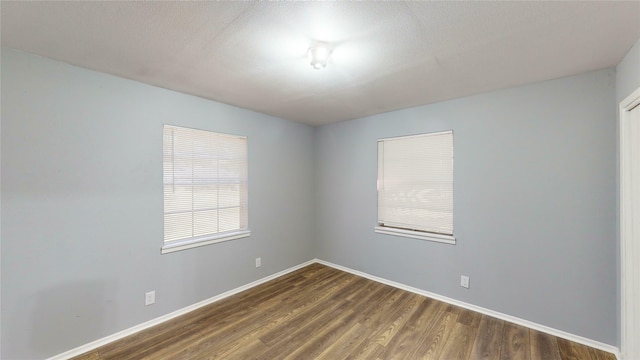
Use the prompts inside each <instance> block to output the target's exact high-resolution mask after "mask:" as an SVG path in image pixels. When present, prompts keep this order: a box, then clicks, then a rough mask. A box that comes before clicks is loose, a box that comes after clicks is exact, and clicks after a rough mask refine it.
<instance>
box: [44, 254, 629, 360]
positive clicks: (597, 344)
mask: <svg viewBox="0 0 640 360" xmlns="http://www.w3.org/2000/svg"><path fill="white" fill-rule="evenodd" d="M313 263H319V264H323V265H326V266H330V267H332V268H334V269H338V270H342V271H345V272H348V273H351V274H354V275H357V276H361V277H363V278H366V279H369V280H373V281H376V282H379V283H382V284H385V285H389V286H393V287H395V288H398V289H402V290H406V291H409V292H412V293H414V294H418V295H422V296H426V297H429V298H432V299H435V300H439V301H442V302H446V303H448V304H451V305H455V306H460V307H462V308H465V309H469V310H472V311H476V312H479V313H481V314H484V315H488V316H493V317H495V318H497V319H501V320H504V321H508V322H511V323H514V324H517V325H521V326H524V327H528V328H530V329H534V330H538V331H540V332H544V333H547V334H550V335H553V336H557V337H560V338H563V339H567V340H570V341H573V342H576V343H579V344H583V345H586V346H590V347H593V348H596V349H600V350H603V351H606V352H610V353H612V354H614V355H615V356H616V358H617V359H618V360H621V356H620V349H619V348H617V347H615V346H612V345H609V344H605V343H601V342H599V341H595V340H591V339H587V338H585V337H582V336H578V335H574V334H571V333H568V332H565V331H562V330H558V329H554V328H551V327H548V326H545V325H541V324H537V323H534V322H531V321H528V320H524V319H520V318H517V317H515V316H511V315H507V314H503V313H500V312H497V311H493V310H490V309H486V308H483V307H480V306H476V305H472V304H468V303H465V302H463V301H459V300H455V299H452V298H449V297H446V296H442V295H438V294H435V293H432V292H429V291H425V290H421V289H418V288H414V287H412V286H408V285H404V284H401V283H398V282H395V281H391V280H387V279H384V278H381V277H378V276H374V275H371V274H367V273H365V272H362V271H358V270H354V269H351V268H348V267H346V266H341V265H337V264H334V263H331V262H328V261H324V260H320V259H313V260H309V261H307V262H304V263H302V264H299V265H296V266H293V267H290V268H288V269H285V270H282V271H280V272H277V273H275V274H273V275H269V276H267V277H264V278H262V279H259V280H256V281H254V282H251V283H249V284H246V285H242V286H239V287H237V288H235V289H232V290H229V291H226V292H224V293H222V294H219V295H216V296H213V297H211V298H209V299H206V300H203V301H200V302H198V303H195V304H193V305H190V306H186V307H184V308H182V309H178V310H176V311H174V312H171V313H169V314H166V315H163V316H160V317H157V318H155V319H152V320H149V321H147V322H144V323H142V324H139V325H136V326H133V327H130V328H128V329H125V330H122V331H119V332H117V333H115V334H112V335H109V336H106V337H103V338H101V339H98V340H95V341H92V342H90V343H88V344H85V345H82V346H79V347H77V348H74V349H71V350H69V351H66V352H64V353H62V354H59V355H56V356H53V357H50V358H49V359H48V360H64V359H69V358H72V357H74V356H78V355H81V354H84V353H86V352H89V351H91V350H95V349H97V348H99V347H100V346H103V345H106V344H108V343H111V342H113V341H116V340H119V339H122V338H124V337H127V336H129V335H132V334H135V333H137V332H139V331H142V330H145V329H147V328H150V327H152V326H155V325H158V324H161V323H163V322H165V321H168V320H171V319H173V318H175V317H178V316H180V315H184V314H186V313H188V312H190V311H193V310H196V309H198V308H201V307H203V306H206V305H209V304H212V303H214V302H216V301H219V300H222V299H225V298H227V297H229V296H231V295H235V294H237V293H239V292H242V291H245V290H249V289H251V288H253V287H255V286H258V285H260V284H263V283H265V282H267V281H270V280H273V279H276V278H278V277H280V276H283V275H286V274H288V273H290V272H293V271H295V270H298V269H300V268H303V267H305V266H308V265H311V264H313Z"/></svg>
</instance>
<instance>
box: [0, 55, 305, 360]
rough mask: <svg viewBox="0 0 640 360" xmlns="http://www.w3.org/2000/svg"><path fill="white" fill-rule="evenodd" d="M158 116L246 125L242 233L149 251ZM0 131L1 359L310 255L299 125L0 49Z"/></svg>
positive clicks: (196, 297)
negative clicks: (149, 295) (246, 226)
mask: <svg viewBox="0 0 640 360" xmlns="http://www.w3.org/2000/svg"><path fill="white" fill-rule="evenodd" d="M164 123H169V124H175V125H181V126H189V127H195V128H201V129H207V130H212V131H219V132H225V133H232V134H239V135H246V136H248V138H249V164H250V171H249V201H250V205H249V222H250V229H251V230H252V235H251V237H249V238H244V239H239V240H234V241H229V242H224V243H220V244H215V245H210V246H206V247H200V248H196V249H190V250H185V251H182V252H178V253H172V254H167V255H160V247H161V245H162V238H163V235H162V231H163V230H162V229H163V224H162V206H163V205H162V201H163V200H162V161H161V154H162V125H163V124H164ZM1 144H2V151H1V153H2V216H3V217H2V345H3V346H2V356H1V357H2V358H3V359H40V358H45V357H49V356H52V355H56V354H59V353H62V352H64V351H67V350H70V349H72V348H74V347H77V346H80V345H83V344H86V343H88V342H90V341H93V340H96V339H98V338H102V337H104V336H107V335H111V334H113V333H115V332H117V331H120V330H123V329H126V328H129V327H131V326H133V325H137V324H139V323H142V322H144V321H147V320H150V319H154V318H156V317H158V316H161V315H164V314H167V313H169V312H171V311H174V310H176V309H180V308H182V307H185V306H188V305H192V304H194V303H196V302H198V301H201V300H204V299H207V298H209V297H212V296H214V295H217V294H220V293H222V292H224V291H227V290H230V289H233V288H236V287H238V286H241V285H244V284H247V283H249V282H251V281H254V280H257V279H259V278H262V277H264V276H267V275H270V274H273V273H276V272H278V271H280V270H283V269H286V268H289V267H291V266H294V265H297V264H300V263H302V262H304V261H307V260H310V259H312V253H311V249H312V248H311V241H312V231H313V221H314V220H313V205H312V201H313V187H314V178H313V174H314V173H313V155H312V151H313V128H311V127H308V126H305V125H300V124H296V123H293V122H289V121H284V120H281V119H277V118H273V117H269V116H266V115H261V114H258V113H254V112H251V111H247V110H242V109H238V108H235V107H232V106H227V105H224V104H219V103H216V102H212V101H208V100H204V99H201V98H197V97H193V96H189V95H184V94H180V93H176V92H172V91H168V90H165V89H160V88H156V87H152V86H148V85H144V84H140V83H137V82H133V81H129V80H124V79H121V78H117V77H113V76H109V75H106V74H101V73H97V72H93V71H89V70H85V69H81V68H77V67H73V66H70V65H66V64H63V63H60V62H56V61H52V60H48V59H44V58H40V57H37V56H32V55H27V54H23V53H20V52H16V51H13V50H9V49H2V139H1ZM258 256H261V257H262V264H263V265H262V267H261V268H259V269H256V268H255V266H254V258H255V257H258ZM150 290H155V291H156V304H155V305H153V306H149V307H145V306H144V293H145V292H146V291H150Z"/></svg>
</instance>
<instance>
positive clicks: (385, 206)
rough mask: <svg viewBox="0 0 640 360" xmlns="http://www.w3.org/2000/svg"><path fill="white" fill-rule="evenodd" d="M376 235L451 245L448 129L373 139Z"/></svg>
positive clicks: (451, 170)
mask: <svg viewBox="0 0 640 360" xmlns="http://www.w3.org/2000/svg"><path fill="white" fill-rule="evenodd" d="M375 231H376V232H378V233H383V234H390V235H398V236H406V237H412V238H418V239H425V240H434V241H440V242H446V243H451V244H455V238H454V237H453V131H445V132H439V133H432V134H423V135H414V136H404V137H395V138H388V139H380V140H378V226H377V227H376V228H375Z"/></svg>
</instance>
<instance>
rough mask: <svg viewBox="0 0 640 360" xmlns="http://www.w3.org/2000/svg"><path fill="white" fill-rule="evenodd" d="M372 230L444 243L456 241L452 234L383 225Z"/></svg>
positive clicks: (453, 243)
mask: <svg viewBox="0 0 640 360" xmlns="http://www.w3.org/2000/svg"><path fill="white" fill-rule="evenodd" d="M374 231H375V232H377V233H378V234H386V235H394V236H402V237H408V238H412V239H419V240H428V241H435V242H441V243H445V244H452V245H455V243H456V238H455V237H453V236H450V235H441V234H434V233H428V232H423V231H415V230H404V229H396V228H390V227H384V226H376V227H375V228H374Z"/></svg>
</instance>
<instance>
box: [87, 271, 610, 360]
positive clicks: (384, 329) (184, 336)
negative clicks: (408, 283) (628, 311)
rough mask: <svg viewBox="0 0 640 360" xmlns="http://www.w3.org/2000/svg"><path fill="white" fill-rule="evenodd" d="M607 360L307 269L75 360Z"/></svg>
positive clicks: (346, 276)
mask: <svg viewBox="0 0 640 360" xmlns="http://www.w3.org/2000/svg"><path fill="white" fill-rule="evenodd" d="M107 359H264V360H274V359H304V360H307V359H327V360H336V359H353V360H355V359H373V360H387V359H410V360H414V359H444V360H453V359H461V360H467V359H469V360H472V359H473V360H475V359H496V360H507V359H511V360H516V359H522V360H536V359H541V360H558V359H562V360H569V359H572V360H573V359H579V360H615V356H614V355H612V354H609V353H606V352H603V351H600V350H596V349H593V348H589V347H586V346H584V345H580V344H577V343H573V342H570V341H567V340H564V339H560V338H556V337H554V336H551V335H548V334H544V333H541V332H538V331H535V330H531V329H528V328H525V327H522V326H519V325H515V324H512V323H508V322H505V321H502V320H499V319H496V318H492V317H489V316H486V315H482V314H480V313H476V312H473V311H469V310H466V309H463V308H460V307H456V306H453V305H450V304H446V303H443V302H440V301H437V300H433V299H430V298H426V297H423V296H420V295H417V294H414V293H411V292H407V291H404V290H400V289H396V288H394V287H391V286H387V285H384V284H380V283H377V282H374V281H371V280H368V279H364V278H362V277H359V276H356V275H353V274H350V273H346V272H343V271H340V270H336V269H333V268H330V267H327V266H324V265H321V264H312V265H309V266H307V267H305V268H302V269H300V270H297V271H294V272H292V273H289V274H287V275H285V276H282V277H280V278H278V279H275V280H272V281H269V282H267V283H264V284H262V285H259V286H257V287H254V288H252V289H250V290H247V291H245V292H242V293H239V294H236V295H234V296H231V297H229V298H226V299H224V300H221V301H219V302H216V303H214V304H211V305H208V306H205V307H203V308H200V309H198V310H195V311H193V312H190V313H188V314H185V315H183V316H180V317H177V318H175V319H172V320H170V321H168V322H165V323H163V324H160V325H158V326H155V327H153V328H150V329H147V330H144V331H142V332H139V333H136V334H134V335H131V336H129V337H126V338H124V339H121V340H118V341H115V342H113V343H110V344H108V345H105V346H103V347H100V348H98V349H96V350H94V351H91V352H89V353H86V354H83V355H81V356H79V357H76V358H75V360H107Z"/></svg>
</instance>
